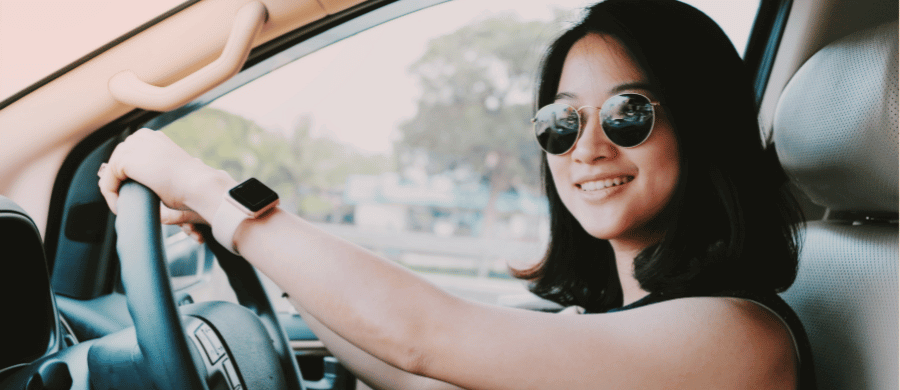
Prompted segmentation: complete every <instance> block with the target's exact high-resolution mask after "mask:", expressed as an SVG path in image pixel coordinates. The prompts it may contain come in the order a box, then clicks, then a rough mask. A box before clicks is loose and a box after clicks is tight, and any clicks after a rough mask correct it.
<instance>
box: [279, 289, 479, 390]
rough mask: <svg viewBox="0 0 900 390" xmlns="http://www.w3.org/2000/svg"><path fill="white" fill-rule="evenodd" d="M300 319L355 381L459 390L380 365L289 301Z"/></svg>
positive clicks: (397, 388)
mask: <svg viewBox="0 0 900 390" xmlns="http://www.w3.org/2000/svg"><path fill="white" fill-rule="evenodd" d="M291 303H292V304H293V305H294V307H296V308H297V311H299V312H300V315H301V316H302V317H303V320H304V321H305V322H306V324H307V325H308V326H309V328H310V329H312V331H313V333H315V334H316V336H317V337H319V340H321V341H322V342H323V343H325V346H326V347H328V350H329V351H330V352H331V353H332V354H333V355H334V356H335V357H337V358H338V359H339V360H340V361H341V364H343V365H344V367H346V368H347V369H348V370H350V371H351V372H353V374H354V375H356V377H357V378H359V379H360V380H362V381H363V382H365V383H366V384H367V385H369V386H371V387H372V388H374V389H385V390H392V389H393V390H404V389H409V390H459V389H461V388H460V387H456V386H454V385H451V384H449V383H446V382H441V381H438V380H435V379H431V378H426V377H423V376H418V375H414V374H410V373H408V372H406V371H403V370H400V369H398V368H396V367H394V366H392V365H390V364H387V363H385V362H383V361H382V360H381V359H378V358H376V357H374V356H372V355H371V354H369V353H367V352H365V351H363V350H361V349H359V348H358V347H356V346H355V345H353V344H352V343H350V342H349V341H347V340H346V339H344V338H343V337H341V336H339V335H337V334H336V333H334V331H332V330H331V329H329V328H328V327H327V326H325V325H324V324H322V323H321V322H319V320H318V319H316V318H315V316H313V315H312V314H309V313H308V312H307V311H306V310H304V309H303V307H302V306H300V305H299V304H298V303H297V302H296V301H294V300H291Z"/></svg>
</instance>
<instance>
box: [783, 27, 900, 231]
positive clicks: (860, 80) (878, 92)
mask: <svg viewBox="0 0 900 390" xmlns="http://www.w3.org/2000/svg"><path fill="white" fill-rule="evenodd" d="M897 74H898V69H897V21H896V20H894V21H893V22H890V23H887V24H883V25H881V26H878V27H874V28H871V29H867V30H863V31H860V32H857V33H854V34H852V35H849V36H847V37H844V38H842V39H840V40H838V41H836V42H833V43H831V44H829V45H828V46H826V47H825V48H823V49H822V50H820V51H819V52H818V53H816V54H815V55H813V56H812V58H810V59H809V60H808V61H807V62H806V63H805V64H803V66H802V67H801V68H800V70H798V71H797V73H796V74H795V75H794V77H793V78H792V79H791V81H790V82H789V83H788V85H787V86H786V87H785V89H784V92H783V93H782V95H781V99H780V100H779V102H778V107H777V108H776V111H775V124H774V128H773V140H774V142H775V147H776V149H777V151H778V157H779V159H780V160H781V164H782V166H784V168H785V171H787V173H788V175H790V176H791V178H792V179H794V180H795V181H796V183H797V185H798V186H799V187H800V188H801V189H802V190H803V191H804V192H805V193H806V195H808V196H809V198H810V199H811V200H812V201H813V202H815V203H816V204H819V205H821V206H825V207H827V208H828V209H829V211H840V212H856V213H862V214H866V213H872V214H883V213H893V214H896V213H897V205H898V158H897Z"/></svg>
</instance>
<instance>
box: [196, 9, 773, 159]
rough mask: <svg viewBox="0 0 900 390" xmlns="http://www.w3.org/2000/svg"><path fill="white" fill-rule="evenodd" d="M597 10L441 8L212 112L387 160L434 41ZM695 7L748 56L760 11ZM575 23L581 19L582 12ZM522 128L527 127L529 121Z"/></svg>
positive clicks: (322, 56) (342, 46)
mask: <svg viewBox="0 0 900 390" xmlns="http://www.w3.org/2000/svg"><path fill="white" fill-rule="evenodd" d="M591 3H592V1H585V0H554V1H522V0H490V1H487V0H457V1H452V2H448V3H444V4H439V5H437V6H433V7H431V8H428V9H425V10H422V11H419V12H417V13H415V14H413V15H409V16H406V17H401V18H399V19H396V20H393V21H390V22H388V23H385V24H382V25H380V26H376V27H374V28H372V29H370V30H368V31H364V32H362V33H360V34H358V35H355V36H352V37H350V38H347V39H345V40H343V41H341V42H338V43H336V44H333V45H331V46H328V47H326V48H323V49H322V50H319V51H318V52H315V53H312V54H310V55H308V56H306V57H304V58H301V59H299V60H298V61H295V62H293V63H290V64H288V65H286V66H284V67H283V68H281V69H278V70H276V71H274V72H272V73H270V74H268V75H266V76H264V77H263V78H260V79H258V80H255V81H254V82H251V83H249V84H247V85H245V86H244V87H242V88H240V89H238V90H236V91H234V92H232V93H230V94H228V95H225V96H223V97H221V98H219V99H217V100H216V101H214V102H213V103H212V104H211V105H210V106H211V107H214V108H219V109H223V110H226V111H229V112H232V113H235V114H238V115H241V116H244V117H246V118H248V119H251V120H253V121H255V122H257V123H258V124H260V125H261V126H263V127H264V128H266V129H269V130H271V131H278V132H284V133H285V134H287V133H289V132H290V131H291V130H292V129H293V128H294V127H295V126H296V124H297V123H298V121H299V120H300V118H301V117H303V116H308V117H311V118H312V120H313V131H312V134H313V135H314V136H326V137H330V138H333V139H335V140H337V141H339V142H342V143H345V144H350V145H352V146H353V147H354V148H355V149H357V150H359V151H362V152H364V153H372V154H381V153H387V152H389V151H390V148H391V144H392V141H393V140H394V139H395V138H396V137H397V130H396V129H397V128H398V125H399V124H400V123H402V122H403V121H404V120H406V119H408V118H411V117H413V116H414V115H415V102H416V98H417V97H418V96H419V91H418V87H417V85H416V81H415V79H414V78H412V77H411V76H410V75H409V74H408V72H407V69H408V68H409V65H410V64H412V63H413V62H414V61H415V60H416V59H418V58H419V57H420V56H421V55H422V54H423V53H424V50H425V47H426V45H427V42H428V41H429V40H430V39H432V38H435V37H437V36H440V35H445V34H448V33H451V32H453V31H454V30H456V29H458V28H460V27H462V26H464V25H465V24H468V23H470V22H472V21H473V20H477V19H485V18H488V17H490V16H492V15H496V14H500V13H506V12H512V13H513V14H515V15H516V16H518V18H519V19H520V20H544V21H549V20H551V19H552V16H553V11H552V9H553V7H558V8H563V9H580V8H583V7H584V6H585V5H588V4H591ZM693 3H697V4H695V6H697V7H698V8H700V9H701V10H703V11H704V12H706V13H707V14H709V15H710V16H712V17H713V18H714V19H716V20H717V21H718V22H719V23H720V25H722V26H723V29H724V30H726V33H728V34H729V36H730V37H731V38H732V40H733V41H734V42H735V43H736V47H737V48H738V50H739V52H743V46H744V45H745V44H746V41H747V37H748V34H749V29H750V22H751V19H752V17H753V16H755V10H756V7H757V6H758V3H755V2H737V1H734V2H732V1H728V2H723V1H721V0H698V1H693ZM734 14H737V15H738V16H739V17H735V16H733V15H734ZM573 15H574V16H576V17H577V15H578V12H574V13H573ZM741 15H743V17H740V16H741ZM746 15H751V16H750V17H749V18H748V17H747V16H746ZM413 31H414V32H415V33H411V32H413ZM557 32H558V31H548V32H547V39H548V40H549V39H552V37H554V36H555V35H556V34H557ZM386 43H389V44H386ZM523 123H527V118H525V119H523Z"/></svg>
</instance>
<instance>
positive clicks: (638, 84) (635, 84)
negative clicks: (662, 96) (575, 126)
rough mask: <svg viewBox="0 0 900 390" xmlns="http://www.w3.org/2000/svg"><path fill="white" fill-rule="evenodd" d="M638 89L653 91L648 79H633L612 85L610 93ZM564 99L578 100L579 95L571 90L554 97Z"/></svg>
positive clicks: (614, 93)
mask: <svg viewBox="0 0 900 390" xmlns="http://www.w3.org/2000/svg"><path fill="white" fill-rule="evenodd" d="M636 89H639V90H643V91H647V92H650V91H652V89H651V88H650V84H649V83H647V82H646V81H632V82H628V83H624V84H619V85H616V86H615V87H612V88H611V89H610V90H609V94H610V95H616V94H619V93H621V92H624V91H632V90H636ZM564 99H570V100H577V99H578V95H576V94H574V93H571V92H561V93H558V94H556V96H555V97H554V100H564Z"/></svg>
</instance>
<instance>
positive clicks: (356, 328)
mask: <svg viewBox="0 0 900 390" xmlns="http://www.w3.org/2000/svg"><path fill="white" fill-rule="evenodd" d="M129 177H130V178H134V179H135V180H137V181H139V182H141V183H143V184H144V185H147V186H148V187H150V188H151V189H152V190H154V191H155V192H156V193H157V194H158V195H159V196H160V198H161V199H162V201H163V202H164V203H165V204H166V205H167V206H168V207H170V208H172V209H178V210H184V211H185V212H184V213H182V214H181V215H180V216H173V215H169V216H168V217H166V218H164V222H165V223H187V222H190V223H206V221H209V220H211V219H212V216H213V215H214V213H215V211H216V209H217V208H218V206H219V203H220V202H221V199H222V195H223V194H224V192H225V191H226V190H227V189H228V188H230V187H231V186H233V185H234V184H236V182H235V180H234V179H232V178H231V177H229V176H228V175H227V174H225V173H224V172H221V171H215V170H213V169H211V168H209V167H208V166H206V165H204V164H202V163H201V162H200V161H199V160H195V159H193V158H191V157H190V156H189V155H187V153H186V152H184V151H183V150H181V149H180V148H178V147H177V145H174V143H172V142H171V140H169V139H168V138H166V137H165V135H163V134H162V133H158V132H153V131H149V130H147V131H139V132H138V133H136V134H135V135H133V136H132V137H129V139H128V140H126V141H125V142H124V143H122V144H121V145H119V146H118V147H117V148H116V150H115V151H114V152H113V155H112V157H111V158H110V162H109V166H108V168H107V170H106V172H101V173H100V187H101V192H102V193H103V195H104V197H105V198H106V200H107V202H108V203H109V204H110V207H111V208H112V209H113V210H114V211H115V203H116V198H117V191H118V188H119V184H120V183H121V181H122V180H125V179H126V178H129ZM179 218H181V219H179ZM234 239H235V244H236V246H237V248H238V250H239V251H240V252H241V253H242V254H243V256H244V257H245V258H246V259H247V260H248V261H249V262H251V263H252V264H253V265H254V266H255V267H256V268H258V269H259V270H260V271H262V272H263V273H264V274H266V275H267V276H268V277H269V278H270V279H272V280H273V281H274V282H275V283H276V284H278V285H279V286H280V287H281V288H282V289H283V290H285V291H286V292H287V293H288V294H289V295H290V296H291V298H292V299H295V300H296V301H297V303H299V306H300V307H302V308H304V309H306V310H307V311H308V312H309V313H311V314H312V315H313V316H314V317H315V319H316V320H318V321H320V322H321V323H323V324H325V326H327V327H328V329H330V330H332V331H333V332H334V333H335V334H337V335H339V336H340V337H341V338H343V339H346V341H348V342H349V343H350V344H352V345H354V346H356V347H358V348H359V349H360V350H362V351H365V352H366V353H368V354H370V355H372V356H374V357H376V358H378V359H380V360H381V361H383V362H385V363H387V364H388V365H390V366H393V367H396V368H399V369H401V370H404V371H407V372H411V373H413V374H418V375H421V376H427V377H431V378H436V379H438V380H441V381H444V382H448V383H452V384H454V385H457V386H461V387H464V388H471V389H525V388H536V389H537V388H540V389H546V388H568V389H596V388H635V387H637V388H673V387H674V388H677V387H681V388H775V387H776V386H774V385H775V383H774V382H773V381H774V380H776V379H778V380H781V379H783V378H785V377H786V378H788V379H790V378H791V376H790V372H791V369H792V368H793V365H792V359H793V347H792V344H791V341H790V336H789V335H787V333H786V330H785V329H784V327H783V325H782V324H781V323H780V322H778V321H777V320H773V319H771V318H768V317H765V313H762V311H763V309H760V308H758V307H755V305H753V304H748V305H744V304H741V303H735V302H732V301H729V300H725V299H715V298H689V299H678V300H672V301H668V302H665V303H660V304H655V305H650V306H646V307H643V308H640V309H635V310H628V311H624V312H619V313H612V314H605V315H584V316H559V315H555V314H548V313H537V312H529V311H525V310H516V309H509V308H502V307H495V306H488V305H483V304H479V303H475V302H470V301H466V300H463V299H460V298H457V297H454V296H451V295H449V294H447V293H446V292H444V291H442V290H440V289H439V288H437V287H435V286H433V285H431V284H430V283H428V282H427V281H425V280H423V279H421V278H419V277H417V276H416V275H415V274H413V273H412V272H410V271H408V270H406V269H405V268H403V267H400V266H398V265H397V264H394V263H393V262H390V261H387V260H385V259H381V258H379V257H377V256H375V255H374V254H372V253H371V252H369V251H366V250H364V249H362V248H360V247H358V246H356V245H353V244H351V243H348V242H346V241H344V240H342V239H340V238H338V237H334V236H331V235H329V234H327V233H325V232H322V231H320V230H318V229H317V228H316V227H314V226H313V225H311V224H309V223H307V222H306V221H304V220H302V219H301V218H299V217H297V216H295V215H292V214H290V213H288V212H286V211H284V210H281V209H275V210H273V211H272V212H271V213H269V214H267V215H265V216H264V217H262V218H259V219H255V220H248V221H245V222H244V223H242V224H241V225H240V227H239V228H238V230H237V233H236V234H235V237H234ZM785 358H787V359H788V360H785ZM786 372H787V374H785V373H786ZM773 378H775V379H773ZM783 382H784V383H786V382H785V381H782V382H779V384H783Z"/></svg>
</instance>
